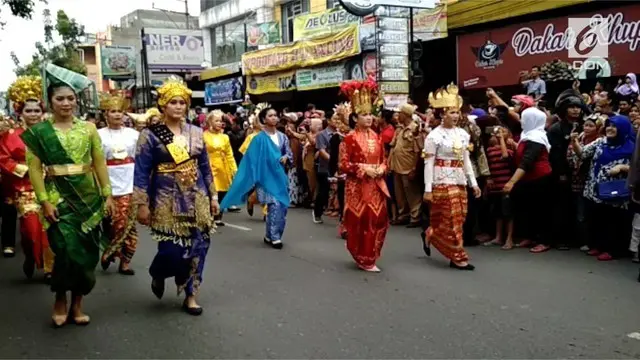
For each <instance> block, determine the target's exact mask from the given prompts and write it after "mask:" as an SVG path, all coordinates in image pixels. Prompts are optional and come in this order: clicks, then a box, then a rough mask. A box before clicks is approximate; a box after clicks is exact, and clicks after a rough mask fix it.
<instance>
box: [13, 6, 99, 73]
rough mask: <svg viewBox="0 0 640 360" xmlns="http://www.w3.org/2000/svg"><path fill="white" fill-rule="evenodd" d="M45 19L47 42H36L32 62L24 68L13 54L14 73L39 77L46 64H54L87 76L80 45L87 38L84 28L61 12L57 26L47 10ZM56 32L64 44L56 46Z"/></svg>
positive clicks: (58, 14) (45, 37) (44, 14)
mask: <svg viewBox="0 0 640 360" xmlns="http://www.w3.org/2000/svg"><path fill="white" fill-rule="evenodd" d="M42 15H43V17H44V39H45V42H44V44H42V43H41V42H36V52H35V53H34V54H33V56H32V58H31V62H30V63H28V64H26V65H24V66H22V65H21V64H20V60H19V59H18V57H17V56H16V55H15V53H13V52H12V53H11V59H12V60H13V63H14V64H15V66H16V68H15V70H14V72H15V73H16V75H18V76H22V75H38V74H39V73H40V69H41V67H42V65H43V64H45V63H52V64H54V65H58V66H60V67H63V68H66V69H69V70H71V71H75V72H77V73H80V74H86V72H87V68H86V66H85V65H84V64H83V63H82V61H81V59H80V54H79V52H78V45H80V43H81V39H82V37H84V36H85V31H84V26H83V25H80V24H78V22H76V20H75V19H72V18H69V16H67V14H66V13H65V12H64V11H63V10H60V11H58V13H57V14H56V24H55V26H54V25H53V23H52V21H51V12H50V11H49V9H45V10H44V11H43V13H42ZM54 31H55V33H57V35H58V36H59V37H60V38H61V39H62V43H60V44H54Z"/></svg>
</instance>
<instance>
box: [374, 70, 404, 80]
mask: <svg viewBox="0 0 640 360" xmlns="http://www.w3.org/2000/svg"><path fill="white" fill-rule="evenodd" d="M380 80H382V81H409V69H381V70H380Z"/></svg>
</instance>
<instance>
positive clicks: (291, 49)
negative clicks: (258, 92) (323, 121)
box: [242, 25, 360, 75]
mask: <svg viewBox="0 0 640 360" xmlns="http://www.w3.org/2000/svg"><path fill="white" fill-rule="evenodd" d="M358 36H359V31H358V27H357V25H351V26H349V27H347V28H346V29H344V30H342V31H340V32H339V33H336V34H333V35H329V36H326V37H322V38H318V39H313V40H304V41H298V42H295V43H293V44H290V45H282V46H276V47H273V48H270V49H265V50H258V51H252V52H248V53H245V54H243V55H242V71H243V73H244V74H245V75H259V74H266V73H269V72H273V71H283V70H288V69H293V68H300V67H309V66H314V65H320V64H323V63H326V62H330V61H336V60H342V59H345V58H348V57H351V56H354V55H358V54H359V53H360V40H359V37H358Z"/></svg>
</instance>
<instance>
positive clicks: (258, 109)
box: [254, 102, 271, 116]
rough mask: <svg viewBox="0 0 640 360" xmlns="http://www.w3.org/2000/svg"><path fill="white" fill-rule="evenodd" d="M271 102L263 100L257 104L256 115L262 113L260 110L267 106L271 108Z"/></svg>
mask: <svg viewBox="0 0 640 360" xmlns="http://www.w3.org/2000/svg"><path fill="white" fill-rule="evenodd" d="M270 107H271V104H269V103H267V102H262V103H259V104H258V105H256V109H255V111H254V112H255V114H256V116H258V114H260V111H262V110H264V109H266V108H270Z"/></svg>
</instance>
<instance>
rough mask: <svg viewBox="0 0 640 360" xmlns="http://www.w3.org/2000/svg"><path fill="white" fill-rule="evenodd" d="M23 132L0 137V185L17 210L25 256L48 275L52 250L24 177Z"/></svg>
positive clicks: (30, 189)
mask: <svg viewBox="0 0 640 360" xmlns="http://www.w3.org/2000/svg"><path fill="white" fill-rule="evenodd" d="M23 132H24V129H22V128H17V129H11V130H9V131H8V132H6V133H5V134H3V135H2V137H0V169H1V170H2V178H3V181H2V186H3V188H4V191H6V192H7V195H8V197H9V198H10V199H12V200H13V203H14V204H15V206H16V209H17V210H18V216H19V217H20V233H21V239H22V249H23V250H24V251H25V255H26V256H27V258H29V257H33V260H34V262H35V264H36V267H37V268H38V269H44V272H45V273H47V274H48V273H51V271H52V270H53V252H52V251H51V249H50V248H49V242H48V240H47V233H46V231H45V230H44V228H43V226H42V223H41V222H40V217H39V213H40V205H39V204H38V201H37V200H36V195H35V192H34V191H33V187H32V186H31V181H29V176H27V169H28V168H27V166H26V147H25V145H24V142H22V139H21V138H20V135H21V134H22V133H23Z"/></svg>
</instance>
